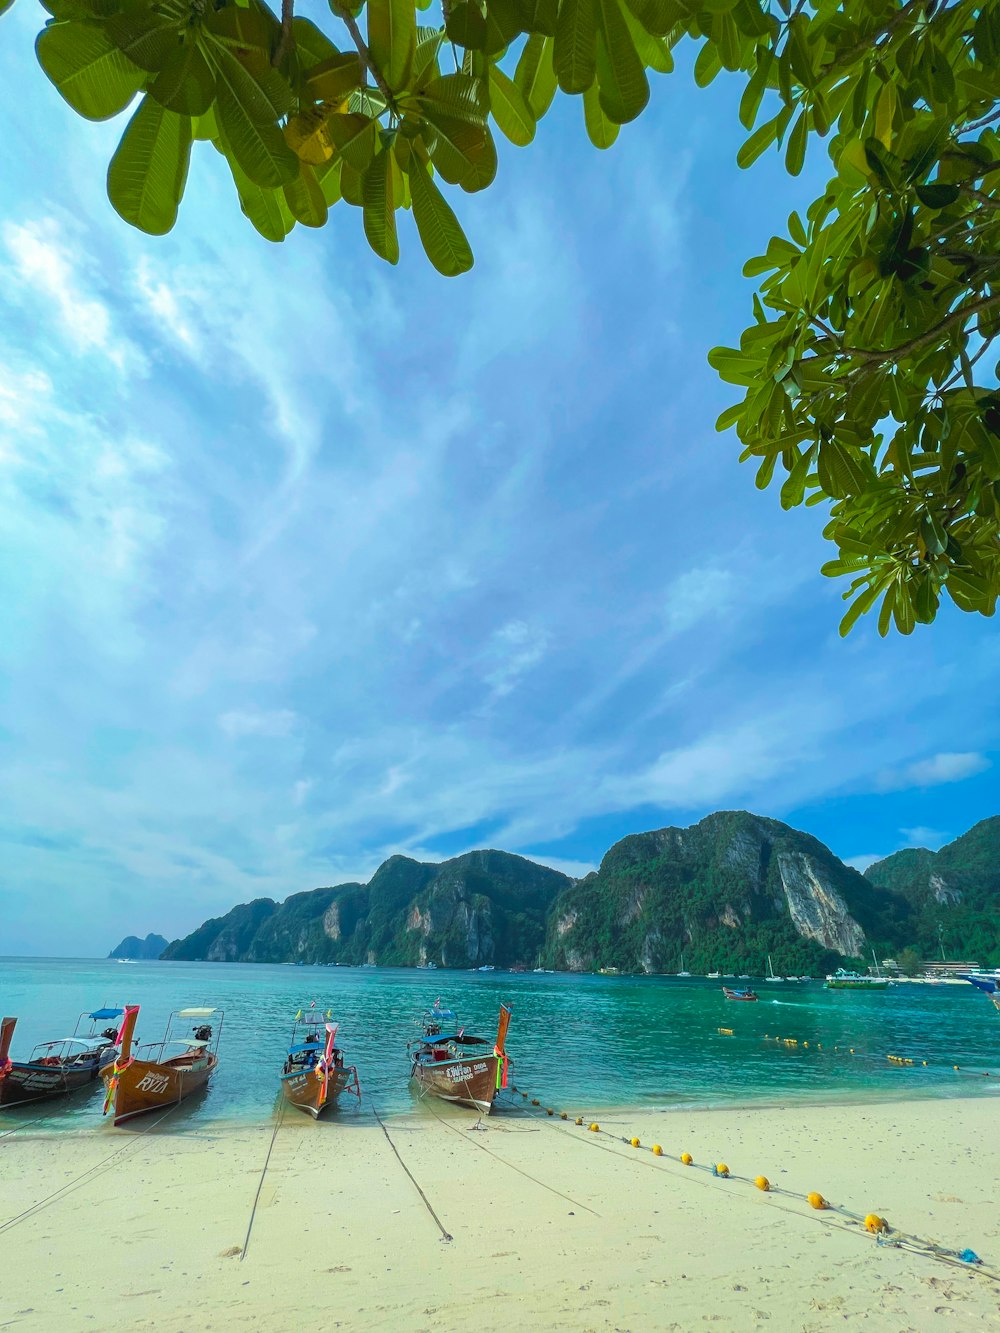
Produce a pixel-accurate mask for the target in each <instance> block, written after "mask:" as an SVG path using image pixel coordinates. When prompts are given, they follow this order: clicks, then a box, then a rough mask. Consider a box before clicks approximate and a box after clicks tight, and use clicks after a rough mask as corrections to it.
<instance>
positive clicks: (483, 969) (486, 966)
mask: <svg viewBox="0 0 1000 1333" xmlns="http://www.w3.org/2000/svg"><path fill="white" fill-rule="evenodd" d="M476 971H477V972H495V971H496V968H495V967H494V966H493V964H492V963H484V964H483V965H482V967H478V968H476Z"/></svg>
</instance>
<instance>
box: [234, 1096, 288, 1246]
mask: <svg viewBox="0 0 1000 1333" xmlns="http://www.w3.org/2000/svg"><path fill="white" fill-rule="evenodd" d="M287 1105H288V1103H287V1102H286V1101H284V1100H282V1103H281V1110H280V1111H279V1112H278V1119H277V1121H276V1122H275V1125H274V1132H273V1133H272V1135H271V1142H270V1143H269V1144H268V1145H267V1156H266V1157H265V1158H264V1169H263V1170H262V1171H261V1173H260V1180H258V1181H257V1193H256V1194H255V1195H254V1196H253V1207H252V1208H251V1209H250V1221H249V1222H248V1223H247V1234H246V1237H245V1238H244V1241H243V1248H242V1250H240V1263H242V1262H243V1260H244V1259H245V1258H246V1257H247V1249H248V1248H249V1245H250V1232H251V1231H252V1230H253V1223H254V1218H255V1217H256V1216H257V1204H258V1203H259V1202H260V1192H261V1190H262V1189H263V1188H264V1177H265V1176H266V1175H267V1168H268V1166H269V1165H270V1163H271V1153H272V1152H273V1151H274V1141H275V1139H276V1138H277V1137H278V1130H279V1129H280V1128H281V1124H282V1121H283V1120H284V1118H285V1107H286V1106H287Z"/></svg>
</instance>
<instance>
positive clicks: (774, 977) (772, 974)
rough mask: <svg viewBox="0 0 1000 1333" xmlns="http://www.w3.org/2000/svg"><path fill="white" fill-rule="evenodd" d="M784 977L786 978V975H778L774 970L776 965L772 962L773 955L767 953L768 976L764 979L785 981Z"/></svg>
mask: <svg viewBox="0 0 1000 1333" xmlns="http://www.w3.org/2000/svg"><path fill="white" fill-rule="evenodd" d="M784 979H785V978H784V977H779V976H777V974H776V973H775V971H774V966H773V964H772V962H771V955H770V954H768V955H767V976H766V977H765V978H764V980H765V981H784Z"/></svg>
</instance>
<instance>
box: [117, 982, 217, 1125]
mask: <svg viewBox="0 0 1000 1333" xmlns="http://www.w3.org/2000/svg"><path fill="white" fill-rule="evenodd" d="M216 1014H218V1017H219V1026H218V1029H217V1030H216V1031H215V1032H214V1039H213V1028H212V1025H211V1024H210V1023H207V1022H206V1021H205V1020H206V1019H208V1018H213V1017H214V1016H215V1015H216ZM138 1016H139V1006H138V1005H137V1004H130V1005H126V1006H125V1021H124V1022H123V1023H122V1030H121V1041H120V1046H119V1051H118V1054H117V1057H116V1058H115V1059H114V1060H112V1061H111V1062H110V1063H108V1064H106V1065H105V1066H104V1067H103V1068H102V1070H101V1078H103V1079H104V1086H105V1088H106V1090H107V1095H106V1097H105V1099H104V1114H105V1115H107V1113H108V1111H110V1110H111V1109H112V1108H114V1121H115V1124H116V1125H124V1124H125V1123H126V1121H128V1120H132V1119H134V1118H135V1117H136V1116H137V1115H145V1114H146V1112H147V1111H165V1110H166V1109H167V1108H168V1107H171V1106H176V1105H177V1104H178V1103H179V1102H182V1101H183V1100H184V1098H185V1097H190V1095H191V1094H192V1093H193V1092H197V1091H198V1089H199V1088H203V1087H204V1086H205V1084H206V1083H207V1082H208V1080H209V1079H210V1078H211V1076H212V1074H213V1073H214V1072H215V1070H216V1068H217V1067H218V1063H219V1054H218V1052H219V1036H220V1035H221V1033H222V1017H223V1014H222V1010H221V1009H178V1010H176V1011H175V1012H174V1013H172V1014H171V1015H170V1017H169V1018H168V1019H167V1027H166V1031H165V1032H164V1034H163V1040H162V1041H154V1042H149V1043H147V1044H146V1045H144V1046H140V1047H138V1048H137V1054H136V1055H133V1054H132V1037H133V1034H134V1032H135V1020H136V1018H137V1017H138ZM177 1019H180V1020H181V1021H182V1022H184V1021H186V1020H189V1019H195V1020H196V1021H195V1024H194V1027H193V1028H192V1032H191V1036H190V1037H171V1035H170V1034H171V1032H172V1031H173V1030H174V1024H175V1020H177ZM174 1046H179V1047H180V1048H181V1049H180V1051H179V1053H178V1054H177V1055H168V1053H167V1048H168V1047H174ZM144 1051H145V1052H148V1054H147V1055H146V1056H143V1052H144Z"/></svg>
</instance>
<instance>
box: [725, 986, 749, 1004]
mask: <svg viewBox="0 0 1000 1333" xmlns="http://www.w3.org/2000/svg"><path fill="white" fill-rule="evenodd" d="M722 993H723V995H724V996H725V997H726V999H727V1000H740V1001H742V1002H743V1003H744V1004H754V1003H755V1002H756V1000H757V996H756V994H755V993H754V992H753V991H745V992H742V993H741V992H740V991H735V990H729V989H727V988H726V987H725V986H723V988H722Z"/></svg>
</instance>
